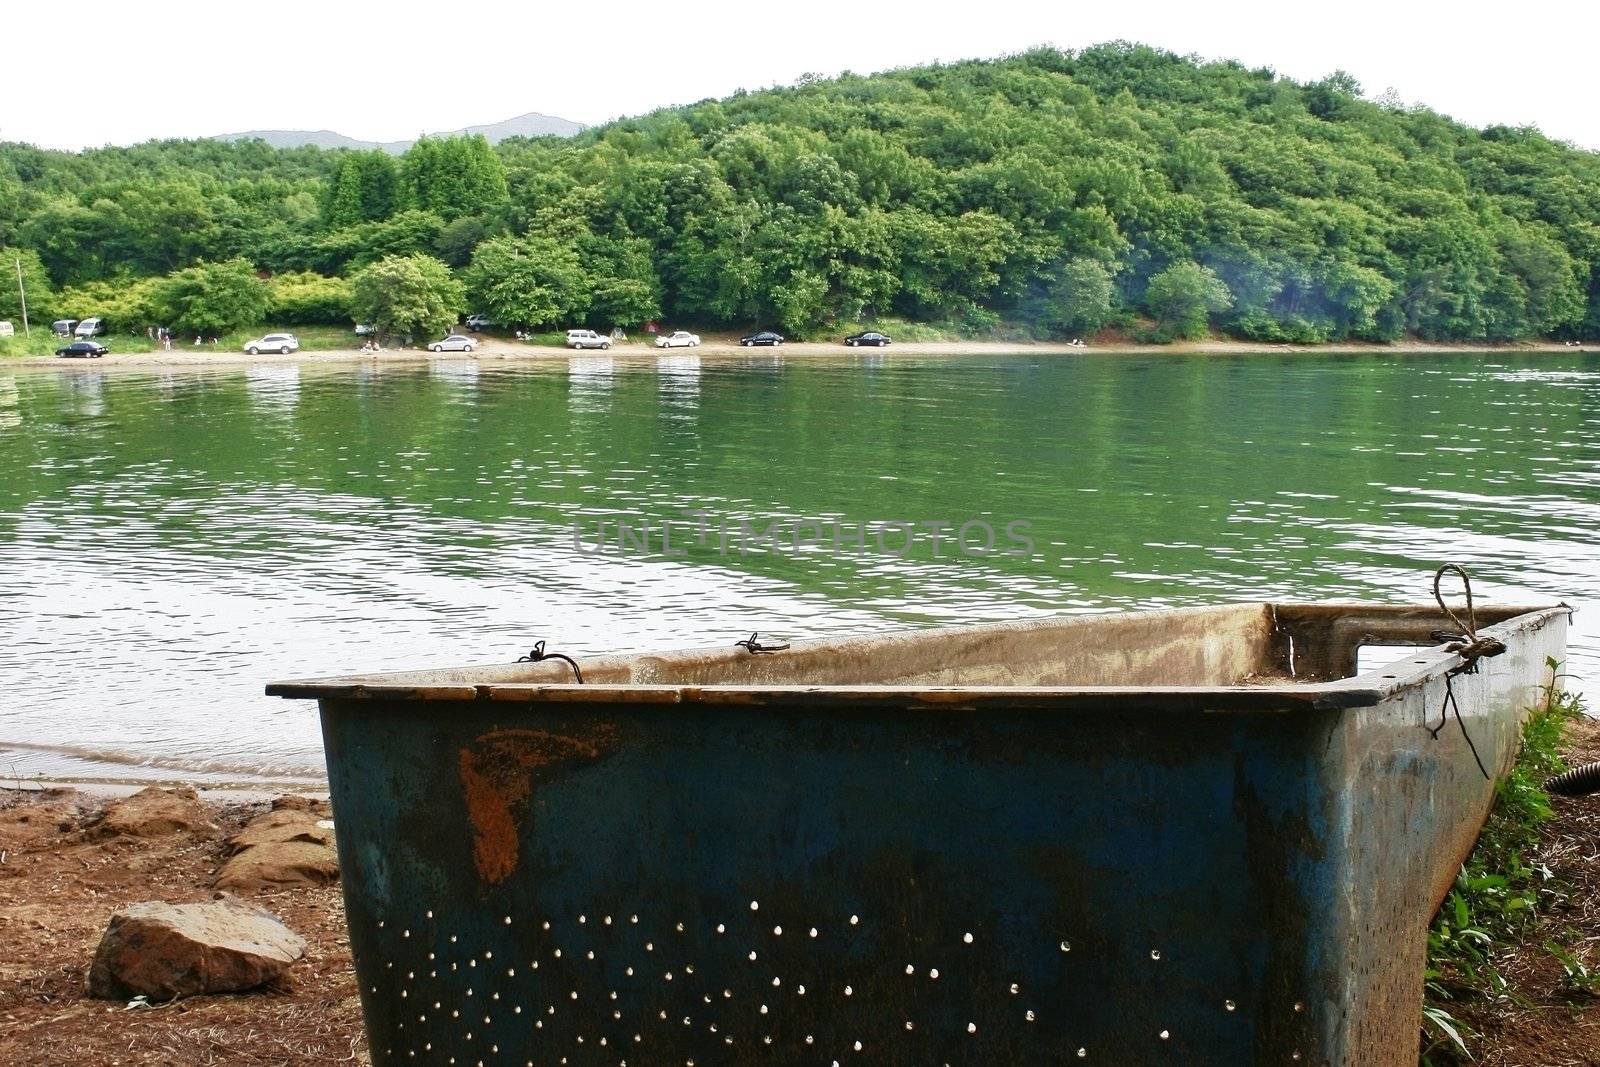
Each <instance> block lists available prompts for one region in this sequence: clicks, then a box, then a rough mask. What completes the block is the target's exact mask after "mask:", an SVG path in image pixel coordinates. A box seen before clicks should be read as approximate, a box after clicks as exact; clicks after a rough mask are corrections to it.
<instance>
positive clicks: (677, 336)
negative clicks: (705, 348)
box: [656, 330, 700, 348]
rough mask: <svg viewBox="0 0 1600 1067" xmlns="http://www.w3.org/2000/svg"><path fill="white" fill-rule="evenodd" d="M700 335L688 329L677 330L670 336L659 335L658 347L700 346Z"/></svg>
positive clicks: (657, 339)
mask: <svg viewBox="0 0 1600 1067" xmlns="http://www.w3.org/2000/svg"><path fill="white" fill-rule="evenodd" d="M699 345H700V335H699V334H697V333H690V332H689V331H688V330H677V331H675V332H673V333H672V334H671V335H670V336H665V337H657V338H656V347H657V348H698V347H699Z"/></svg>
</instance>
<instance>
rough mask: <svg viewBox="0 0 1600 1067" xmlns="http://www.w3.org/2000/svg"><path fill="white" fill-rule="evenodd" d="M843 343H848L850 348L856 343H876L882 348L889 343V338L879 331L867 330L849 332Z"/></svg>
mask: <svg viewBox="0 0 1600 1067" xmlns="http://www.w3.org/2000/svg"><path fill="white" fill-rule="evenodd" d="M844 343H845V344H847V345H849V346H850V347H851V348H855V347H856V346H857V345H876V346H877V347H879V348H882V347H883V346H884V345H886V344H888V343H889V338H888V337H887V336H885V335H884V334H881V333H879V332H878V331H877V330H868V331H866V332H865V333H853V334H851V335H850V336H849V337H846V338H845V339H844Z"/></svg>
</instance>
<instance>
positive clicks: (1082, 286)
mask: <svg viewBox="0 0 1600 1067" xmlns="http://www.w3.org/2000/svg"><path fill="white" fill-rule="evenodd" d="M1115 291H1116V287H1115V285H1113V283H1112V280H1111V271H1110V270H1108V269H1107V268H1106V266H1105V264H1103V263H1101V262H1100V261H1099V260H1094V259H1071V260H1068V261H1067V262H1065V263H1063V264H1061V266H1060V267H1059V268H1057V270H1056V272H1055V276H1054V277H1053V278H1051V280H1050V282H1049V285H1048V286H1047V288H1046V289H1045V292H1044V295H1043V296H1042V297H1041V298H1040V299H1039V300H1038V302H1037V304H1036V313H1037V315H1038V324H1039V326H1040V327H1041V328H1042V329H1043V330H1044V331H1045V333H1046V334H1047V335H1049V336H1053V337H1078V336H1081V335H1083V334H1091V333H1094V332H1095V331H1096V330H1098V329H1100V328H1101V327H1102V326H1104V325H1105V324H1106V323H1108V322H1110V321H1111V315H1112V299H1113V296H1114V295H1115Z"/></svg>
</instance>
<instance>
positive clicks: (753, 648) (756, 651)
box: [733, 633, 789, 656]
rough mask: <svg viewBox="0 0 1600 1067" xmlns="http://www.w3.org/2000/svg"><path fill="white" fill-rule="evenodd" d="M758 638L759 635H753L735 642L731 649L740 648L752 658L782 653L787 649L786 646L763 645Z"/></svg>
mask: <svg viewBox="0 0 1600 1067" xmlns="http://www.w3.org/2000/svg"><path fill="white" fill-rule="evenodd" d="M760 637H761V635H760V634H759V633H753V634H751V635H750V636H749V637H747V638H745V639H744V640H743V641H735V642H734V643H733V647H734V648H742V649H744V650H745V651H746V652H748V653H750V654H751V655H752V656H759V655H763V654H766V653H769V652H783V651H785V650H787V649H788V647H789V646H788V645H787V644H782V645H763V644H762V643H761V642H760V640H759V638H760Z"/></svg>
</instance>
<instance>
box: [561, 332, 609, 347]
mask: <svg viewBox="0 0 1600 1067" xmlns="http://www.w3.org/2000/svg"><path fill="white" fill-rule="evenodd" d="M567 347H568V348H610V347H611V338H609V337H606V336H605V335H604V334H598V333H595V332H594V331H593V330H568V331H567Z"/></svg>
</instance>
